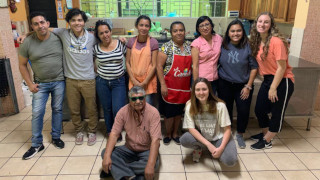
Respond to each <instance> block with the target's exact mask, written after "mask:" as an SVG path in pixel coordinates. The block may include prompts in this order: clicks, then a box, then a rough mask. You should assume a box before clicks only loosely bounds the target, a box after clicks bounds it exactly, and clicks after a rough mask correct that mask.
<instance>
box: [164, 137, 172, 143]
mask: <svg viewBox="0 0 320 180" xmlns="http://www.w3.org/2000/svg"><path fill="white" fill-rule="evenodd" d="M170 142H171V138H169V137H165V138H163V144H164V145H169V144H170Z"/></svg>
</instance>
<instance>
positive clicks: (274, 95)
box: [268, 88, 278, 103]
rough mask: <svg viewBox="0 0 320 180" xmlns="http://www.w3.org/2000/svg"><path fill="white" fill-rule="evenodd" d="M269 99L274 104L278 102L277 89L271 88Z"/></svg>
mask: <svg viewBox="0 0 320 180" xmlns="http://www.w3.org/2000/svg"><path fill="white" fill-rule="evenodd" d="M268 98H269V100H270V101H271V102H273V103H275V102H276V101H278V95H277V89H274V88H270V89H269V93H268Z"/></svg>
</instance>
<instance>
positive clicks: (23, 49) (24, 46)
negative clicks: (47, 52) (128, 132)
mask: <svg viewBox="0 0 320 180" xmlns="http://www.w3.org/2000/svg"><path fill="white" fill-rule="evenodd" d="M28 45H29V43H28V41H25V42H24V43H23V44H21V45H20V47H19V55H20V56H22V57H25V58H29V54H28V50H27V49H28Z"/></svg>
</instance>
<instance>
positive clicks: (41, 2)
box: [28, 0, 58, 28]
mask: <svg viewBox="0 0 320 180" xmlns="http://www.w3.org/2000/svg"><path fill="white" fill-rule="evenodd" d="M28 5H29V14H30V13H32V12H34V11H40V12H43V13H45V14H46V15H47V18H48V21H50V27H52V28H57V27H58V23H57V10H56V3H55V1H54V0H28Z"/></svg>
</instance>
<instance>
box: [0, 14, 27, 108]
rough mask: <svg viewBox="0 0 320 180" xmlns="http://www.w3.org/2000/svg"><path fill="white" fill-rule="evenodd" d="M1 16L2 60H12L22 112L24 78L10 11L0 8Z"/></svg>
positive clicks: (0, 49) (0, 50)
mask: <svg viewBox="0 0 320 180" xmlns="http://www.w3.org/2000/svg"><path fill="white" fill-rule="evenodd" d="M0 14H1V19H0V58H4V57H7V58H9V59H10V64H11V71H12V76H13V80H14V85H15V90H16V96H17V100H18V106H19V110H22V109H23V108H24V98H23V94H22V88H21V82H22V78H21V75H20V72H19V62H18V55H17V51H16V48H15V47H14V43H13V35H12V29H11V24H10V16H9V11H8V9H7V8H0Z"/></svg>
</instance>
